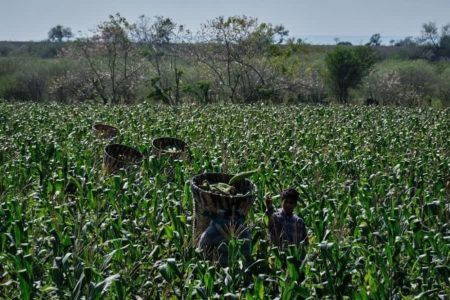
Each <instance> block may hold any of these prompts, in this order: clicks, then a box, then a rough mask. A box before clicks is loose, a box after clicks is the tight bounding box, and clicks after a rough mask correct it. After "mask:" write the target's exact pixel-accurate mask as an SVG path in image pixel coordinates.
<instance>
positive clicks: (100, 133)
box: [92, 123, 120, 139]
mask: <svg viewBox="0 0 450 300" xmlns="http://www.w3.org/2000/svg"><path fill="white" fill-rule="evenodd" d="M92 132H93V133H94V135H95V136H96V137H98V138H102V139H110V138H113V137H115V136H117V135H119V133H120V131H119V129H118V128H116V127H114V126H111V125H107V124H102V123H96V124H94V125H92Z"/></svg>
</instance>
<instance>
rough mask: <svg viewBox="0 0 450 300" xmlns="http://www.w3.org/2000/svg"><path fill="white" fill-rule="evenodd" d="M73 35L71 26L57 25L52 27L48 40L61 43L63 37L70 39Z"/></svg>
mask: <svg viewBox="0 0 450 300" xmlns="http://www.w3.org/2000/svg"><path fill="white" fill-rule="evenodd" d="M72 37H73V34H72V30H71V29H70V28H69V27H64V26H62V25H56V26H55V27H52V28H51V29H50V31H49V32H48V40H49V41H51V42H59V43H61V42H62V41H63V39H67V40H68V39H70V38H72Z"/></svg>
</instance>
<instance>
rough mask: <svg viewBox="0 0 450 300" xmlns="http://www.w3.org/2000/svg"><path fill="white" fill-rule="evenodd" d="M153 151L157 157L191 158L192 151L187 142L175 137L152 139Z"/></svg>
mask: <svg viewBox="0 0 450 300" xmlns="http://www.w3.org/2000/svg"><path fill="white" fill-rule="evenodd" d="M152 151H153V154H155V155H156V156H157V157H169V158H172V159H180V160H190V159H191V153H190V151H189V147H188V145H187V144H186V142H184V141H182V140H180V139H177V138H173V137H160V138H155V139H153V141H152Z"/></svg>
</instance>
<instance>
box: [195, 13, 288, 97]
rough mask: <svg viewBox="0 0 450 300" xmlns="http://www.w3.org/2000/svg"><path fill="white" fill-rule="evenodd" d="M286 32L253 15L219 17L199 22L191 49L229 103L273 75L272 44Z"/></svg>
mask: <svg viewBox="0 0 450 300" xmlns="http://www.w3.org/2000/svg"><path fill="white" fill-rule="evenodd" d="M287 33H288V32H287V30H285V29H284V27H282V26H272V25H271V24H267V23H261V24H259V23H258V21H257V19H256V18H251V17H247V16H235V17H229V18H224V17H218V18H215V19H213V20H210V21H208V22H207V23H205V24H202V25H201V29H200V31H199V32H198V33H197V35H196V36H195V38H194V41H193V43H196V44H195V45H193V46H192V47H191V48H190V50H191V51H190V52H191V54H192V55H193V56H194V58H195V59H196V60H197V61H198V62H199V63H200V64H202V65H203V66H205V67H206V69H207V70H208V71H209V74H210V77H211V78H214V80H215V85H216V86H217V87H219V88H220V89H221V91H222V95H223V96H226V97H227V98H228V99H229V100H230V101H231V102H236V101H239V100H244V101H249V100H251V99H253V98H255V96H256V95H255V93H258V90H260V91H261V87H264V86H266V84H267V81H268V79H269V78H270V77H271V75H272V74H273V72H272V70H271V69H270V64H269V57H270V51H271V47H272V46H273V44H274V43H281V42H282V41H283V38H284V37H286V36H287ZM256 97H257V96H256Z"/></svg>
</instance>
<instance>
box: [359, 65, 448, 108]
mask: <svg viewBox="0 0 450 300" xmlns="http://www.w3.org/2000/svg"><path fill="white" fill-rule="evenodd" d="M441 78H442V76H440V75H439V73H438V68H437V67H436V66H434V65H432V64H431V63H429V62H427V61H425V60H416V61H398V60H392V61H385V62H382V63H379V64H377V65H375V67H374V69H373V71H372V72H371V73H370V74H369V76H367V78H365V80H364V83H363V90H364V93H365V96H366V98H372V99H375V100H377V101H378V102H379V103H381V104H387V105H404V106H430V104H431V101H432V99H433V98H445V96H444V95H440V94H439V91H443V90H445V87H448V86H449V84H448V83H447V82H446V81H445V80H441Z"/></svg>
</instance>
